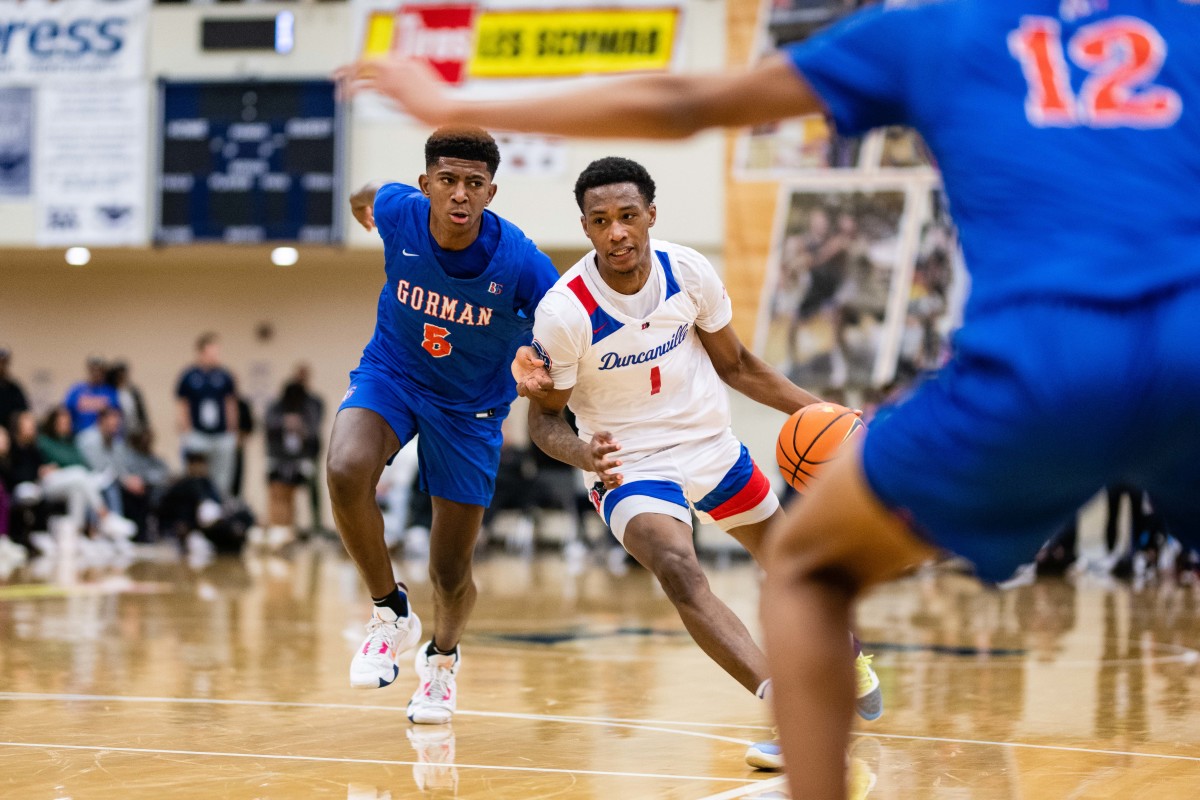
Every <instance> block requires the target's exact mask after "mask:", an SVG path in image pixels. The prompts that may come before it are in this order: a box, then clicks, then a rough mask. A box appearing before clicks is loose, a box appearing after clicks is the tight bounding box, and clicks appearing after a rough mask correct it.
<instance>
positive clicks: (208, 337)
mask: <svg viewBox="0 0 1200 800" xmlns="http://www.w3.org/2000/svg"><path fill="white" fill-rule="evenodd" d="M220 338H221V337H219V336H217V335H216V334H215V333H213V332H212V331H208V332H206V333H202V334H200V335H199V336H197V337H196V352H197V353H199V352H201V351H202V350H204V348H206V347H208V346H209V345H210V344H216V343H217V342H218V341H219V340H220Z"/></svg>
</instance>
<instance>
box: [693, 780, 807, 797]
mask: <svg viewBox="0 0 1200 800" xmlns="http://www.w3.org/2000/svg"><path fill="white" fill-rule="evenodd" d="M786 782H787V776H786V775H780V776H779V777H778V778H769V779H767V780H765V781H759V782H758V783H756V784H754V785H753V786H738V787H736V788H733V789H729V790H728V791H724V792H718V793H717V794H710V795H705V796H704V797H701V798H700V800H734V798H736V797H745V796H746V795H748V794H753V793H754V792H766V791H770V790H771V789H777V788H779V787H781V786H783V785H784V784H785V783H786Z"/></svg>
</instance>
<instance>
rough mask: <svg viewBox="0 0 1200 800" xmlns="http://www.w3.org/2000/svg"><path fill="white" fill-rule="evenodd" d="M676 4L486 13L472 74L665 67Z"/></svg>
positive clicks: (532, 74)
mask: <svg viewBox="0 0 1200 800" xmlns="http://www.w3.org/2000/svg"><path fill="white" fill-rule="evenodd" d="M678 20H679V11H678V9H675V8H663V9H642V8H613V9H605V10H603V11H598V10H579V11H574V10H559V11H484V12H483V13H481V14H480V15H479V17H478V18H477V20H476V22H475V47H474V53H473V55H472V57H471V60H470V63H469V64H468V66H467V74H468V75H469V76H470V77H472V78H548V77H560V76H567V75H582V74H587V73H612V72H642V71H661V70H665V69H667V68H669V67H670V65H671V57H672V55H673V54H674V51H675V29H676V25H677V24H678Z"/></svg>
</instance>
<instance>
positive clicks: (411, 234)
mask: <svg viewBox="0 0 1200 800" xmlns="http://www.w3.org/2000/svg"><path fill="white" fill-rule="evenodd" d="M484 213H485V214H491V212H490V211H486V212H484ZM492 216H493V217H494V219H495V221H496V222H498V223H499V226H500V237H499V241H498V243H497V244H496V246H495V250H494V252H493V253H492V255H491V260H490V261H487V262H486V263H485V264H484V263H481V264H480V265H479V269H478V270H475V272H476V276H475V277H471V278H454V277H451V276H450V275H448V274H447V273H446V271H445V269H443V267H442V266H441V265H440V264H439V262H438V260H437V256H436V252H437V249H436V248H435V246H434V245H435V242H434V240H433V236H432V234H430V232H429V199H428V198H427V197H425V196H424V195H423V194H422V193H421V192H420V191H419V190H417V189H415V188H413V187H411V186H406V185H404V184H399V183H389V184H387V185H385V186H383V187H382V188H381V189H380V190H379V191H378V193H377V194H376V195H375V224H376V226H377V227H378V228H379V234H380V236H381V237H382V238H383V248H384V250H383V252H384V262H385V265H386V271H387V283H386V285H385V286H384V287H383V291H382V292H381V293H380V295H379V316H378V320H377V321H376V324H375V335H374V336H372V337H371V341H370V342H369V343H368V344H367V347H366V349H365V350H363V358H362V367H363V368H366V369H369V370H374V371H377V372H378V371H382V372H383V373H384V374H385V375H386V376H387V377H389V378H390V379H391V380H393V381H395V383H396V384H397V385H399V387H400V388H402V389H403V390H404V391H406V392H409V393H414V394H416V395H417V396H419V397H421V398H424V399H425V400H426V401H427V402H432V403H434V404H436V405H437V406H439V407H440V408H444V409H448V410H451V411H462V412H468V413H475V414H477V413H481V412H485V411H494V412H495V416H497V417H502V416H504V415H505V414H507V413H508V405H509V404H510V403H511V402H512V400H513V398H514V397H516V385H515V382H514V381H513V379H512V373H511V372H510V370H509V364H510V363H511V362H512V358H513V354H514V353H515V352H516V349H517V347H518V346H519V345H520V344H525V343H528V342H529V341H530V330H531V328H532V325H533V311H534V309H535V308H537V304H538V302H539V301H540V300H541V299H542V295H544V294H545V293H546V290H547V289H549V288H550V287H551V286H553V285H554V282H555V281H556V280H558V272H557V271H556V270H555V269H554V265H553V264H552V263H550V259H549V258H547V257H546V256H545V255H544V254H543V253H542V252H541V251H539V250H538V249H537V247H536V246H535V245H534V244H533V242H531V241H529V239H528V238H526V236H525V234H524V233H522V232H521V230H520V229H519V228H517V227H516V226H515V225H513V224H511V223H509V222H507V221H506V220H504V219H502V218H500V217H497V216H495V215H494V214H493V215H492ZM480 254H481V258H482V259H486V254H484V252H483V249H482V248H480Z"/></svg>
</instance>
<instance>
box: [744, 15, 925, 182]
mask: <svg viewBox="0 0 1200 800" xmlns="http://www.w3.org/2000/svg"><path fill="white" fill-rule="evenodd" d="M877 2H879V0H766V2H764V4H763V6H762V10H761V12H760V14H759V30H758V36H757V39H756V41H757V48H756V57H755V58H756V60H757V59H759V58H763V57H765V56H766V55H768V54H770V53H772V52H774V51H776V50H779V49H781V48H783V47H786V46H788V45H790V44H795V43H797V42H803V41H805V40H806V39H808V38H809V37H810V36H812V35H813V34H814V33H816V32H818V31H820V30H821V29H823V28H826V27H828V26H829V25H832V24H834V23H835V22H837V21H838V20H840V19H842V18H843V17H845V16H847V15H849V14H851V13H853V12H854V11H855V10H857V9H859V8H862V7H864V6H869V5H874V4H875V3H877ZM930 163H931V159H930V157H929V155H928V152H927V150H926V149H925V145H924V143H923V142H922V141H921V138H920V136H919V135H917V134H916V133H915V132H914V131H912V130H910V129H908V128H901V127H892V128H887V129H884V130H879V131H873V132H871V133H870V134H868V135H867V136H866V137H862V138H857V137H855V138H848V137H842V136H838V135H837V132H836V131H834V130H833V129H832V128H831V127H830V125H829V123H828V122H827V121H826V118H825V117H824V116H822V115H819V114H813V115H809V116H806V117H796V118H793V119H786V120H782V121H779V122H772V123H768V124H765V125H759V126H756V127H753V128H751V129H750V130H749V131H747V132H745V133H743V134H742V135H740V136H739V137H738V141H737V146H736V150H735V155H734V173H735V175H736V177H737V178H739V179H741V180H786V179H788V178H791V177H794V176H796V175H800V174H804V173H809V172H813V171H820V170H825V169H857V170H860V171H868V172H870V171H874V170H877V169H880V168H882V169H904V168H911V167H928V166H929V164H930Z"/></svg>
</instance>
